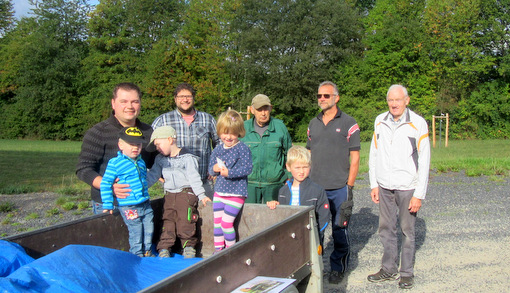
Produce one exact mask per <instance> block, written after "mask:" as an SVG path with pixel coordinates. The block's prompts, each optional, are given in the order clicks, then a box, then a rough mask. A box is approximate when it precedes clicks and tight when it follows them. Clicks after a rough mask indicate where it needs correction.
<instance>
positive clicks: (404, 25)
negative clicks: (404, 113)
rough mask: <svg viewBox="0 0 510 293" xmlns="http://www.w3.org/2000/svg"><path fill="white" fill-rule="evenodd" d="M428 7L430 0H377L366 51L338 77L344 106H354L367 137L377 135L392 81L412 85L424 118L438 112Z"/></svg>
mask: <svg viewBox="0 0 510 293" xmlns="http://www.w3.org/2000/svg"><path fill="white" fill-rule="evenodd" d="M424 7H425V1H424V0H421V1H413V2H409V1H404V0H397V1H392V0H380V1H376V3H375V6H374V7H373V8H372V9H371V10H370V13H369V15H368V16H367V17H366V18H364V24H365V37H364V39H363V43H364V44H365V50H364V52H363V55H362V56H360V57H357V56H356V55H353V57H352V58H351V59H349V60H348V62H345V63H343V64H342V65H341V66H340V69H339V71H338V75H337V78H336V79H337V80H338V85H339V88H340V90H341V91H342V95H343V96H345V98H344V99H341V104H342V106H343V107H344V108H348V109H349V108H350V109H353V111H352V113H351V115H353V116H354V117H355V118H356V119H357V121H358V124H359V125H360V128H361V130H362V132H361V136H362V139H363V140H369V139H370V138H371V135H372V129H373V121H374V119H375V117H376V116H377V115H378V114H380V113H381V112H383V111H386V110H387V105H386V102H385V97H386V92H387V90H388V88H389V86H390V85H392V84H396V83H398V84H402V85H404V86H406V87H407V88H408V90H409V94H410V96H411V105H410V107H411V108H412V109H413V110H415V111H417V112H418V113H420V114H422V115H424V116H429V115H430V114H432V113H434V110H435V99H434V91H433V88H432V86H431V82H432V81H433V78H432V77H431V76H430V75H429V74H428V72H429V71H430V70H431V68H432V67H431V65H432V64H431V63H430V60H429V57H428V54H427V52H426V51H425V50H424V43H426V42H427V39H426V34H425V31H424V28H423V25H422V19H423V9H424Z"/></svg>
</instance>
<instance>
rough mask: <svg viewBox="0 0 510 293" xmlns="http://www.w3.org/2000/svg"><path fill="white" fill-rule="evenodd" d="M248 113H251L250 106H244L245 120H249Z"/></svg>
mask: <svg viewBox="0 0 510 293" xmlns="http://www.w3.org/2000/svg"><path fill="white" fill-rule="evenodd" d="M250 114H251V112H250V106H246V120H250V118H251V117H250Z"/></svg>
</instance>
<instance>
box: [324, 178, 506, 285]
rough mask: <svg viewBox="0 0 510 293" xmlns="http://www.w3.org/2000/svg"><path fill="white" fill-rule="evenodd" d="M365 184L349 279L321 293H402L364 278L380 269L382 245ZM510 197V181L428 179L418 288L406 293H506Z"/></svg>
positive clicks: (419, 225) (357, 196)
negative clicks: (509, 194)
mask: <svg viewBox="0 0 510 293" xmlns="http://www.w3.org/2000/svg"><path fill="white" fill-rule="evenodd" d="M362 177H365V178H364V179H362V180H357V182H356V189H355V193H354V203H355V207H354V211H353V213H354V214H353V219H352V221H351V226H350V227H349V235H350V241H351V259H350V264H349V273H348V274H347V276H346V278H345V279H344V280H343V281H342V282H341V283H340V284H338V285H333V284H329V283H328V282H327V278H325V286H324V289H325V290H324V291H325V292H327V293H333V292H353V293H356V292H402V290H401V289H399V288H398V281H387V282H383V283H378V284H374V283H370V282H368V281H367V276H368V275H369V274H372V273H375V272H377V271H378V270H379V268H380V262H381V256H382V245H381V243H380V241H379V236H378V234H377V225H378V216H379V208H378V206H377V205H376V204H374V203H373V202H372V201H371V199H370V187H369V183H368V175H367V174H364V175H362ZM509 191H510V178H508V177H506V178H493V177H491V178H488V177H485V176H482V177H467V176H465V175H464V174H462V173H448V174H441V175H437V174H434V173H431V176H430V181H429V188H428V193H427V198H426V199H425V200H424V201H423V202H422V208H421V210H420V211H419V212H418V217H417V222H416V230H417V232H416V233H417V235H416V236H417V239H416V246H417V250H416V260H415V267H414V269H415V272H414V273H415V286H414V288H412V289H410V290H407V291H409V292H508V290H509V289H508V288H509V287H510V266H509V261H508V260H509V259H510V249H509V248H508V245H509V244H510V229H509V228H508V224H509V219H510V197H509V196H508V193H509ZM329 233H330V234H329V237H330V235H331V231H329ZM327 237H328V236H327ZM326 239H329V243H327V244H326V245H325V246H326V249H325V257H324V267H325V271H329V260H328V258H329V254H330V253H331V251H332V249H333V248H332V243H331V239H330V238H326ZM326 241H327V240H326ZM407 291H406V292H407Z"/></svg>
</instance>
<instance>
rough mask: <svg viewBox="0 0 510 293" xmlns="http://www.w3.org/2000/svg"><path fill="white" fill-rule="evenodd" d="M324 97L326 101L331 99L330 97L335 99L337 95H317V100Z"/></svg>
mask: <svg viewBox="0 0 510 293" xmlns="http://www.w3.org/2000/svg"><path fill="white" fill-rule="evenodd" d="M323 96H324V99H329V98H330V97H334V96H336V95H335V94H332V95H331V94H323V95H321V94H317V100H318V99H320V98H322V97H323Z"/></svg>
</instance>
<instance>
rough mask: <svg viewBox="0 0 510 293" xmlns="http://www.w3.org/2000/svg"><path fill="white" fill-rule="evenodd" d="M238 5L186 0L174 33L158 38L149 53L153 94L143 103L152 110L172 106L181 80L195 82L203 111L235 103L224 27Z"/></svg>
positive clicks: (224, 108) (220, 108) (214, 111)
mask: <svg viewBox="0 0 510 293" xmlns="http://www.w3.org/2000/svg"><path fill="white" fill-rule="evenodd" d="M237 7H238V1H217V0H200V1H191V2H189V4H188V7H187V9H186V12H185V14H184V17H183V26H182V28H181V29H180V30H179V31H178V32H177V37H176V38H175V37H174V36H168V38H166V39H163V40H161V42H159V43H158V44H157V45H156V46H155V49H154V50H153V52H151V54H150V55H151V56H150V63H149V64H150V66H151V67H150V68H151V70H150V71H151V72H152V74H153V75H152V78H151V79H150V80H146V81H145V83H146V84H148V85H149V89H148V92H149V93H150V94H151V95H152V96H153V97H154V98H152V99H151V100H150V101H146V102H144V103H148V104H149V105H150V106H152V107H153V108H152V109H151V110H153V113H157V112H159V114H160V113H161V112H164V111H168V110H169V109H170V108H172V107H173V99H172V98H170V97H172V92H173V90H174V88H175V86H176V85H177V84H179V83H181V82H188V83H190V84H192V85H193V86H194V88H195V89H196V91H197V97H196V103H197V107H199V108H200V109H201V110H203V111H206V112H209V113H211V114H219V113H220V112H222V111H224V110H226V108H227V107H228V106H234V102H233V98H232V96H231V94H232V90H231V79H230V73H229V72H228V70H227V69H228V68H227V66H228V63H227V58H228V57H229V54H228V53H229V47H228V46H229V41H230V39H229V35H228V34H227V28H228V26H229V24H230V22H231V20H232V18H233V15H234V14H233V12H234V11H235V9H236V8H237ZM153 118H154V117H153Z"/></svg>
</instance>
